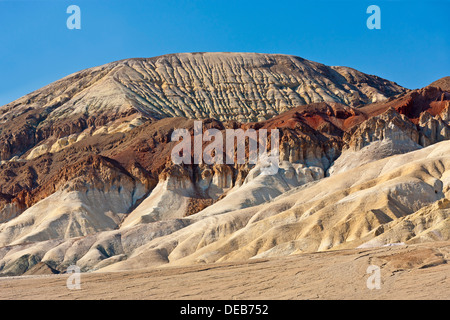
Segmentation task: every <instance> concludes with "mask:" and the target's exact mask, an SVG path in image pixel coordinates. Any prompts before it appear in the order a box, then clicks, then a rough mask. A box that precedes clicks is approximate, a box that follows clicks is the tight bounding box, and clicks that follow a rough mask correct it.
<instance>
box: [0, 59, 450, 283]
mask: <svg viewBox="0 0 450 320" xmlns="http://www.w3.org/2000/svg"><path fill="white" fill-rule="evenodd" d="M444 80H445V79H444ZM444 80H443V81H437V82H436V84H437V85H435V86H433V85H431V86H428V87H425V88H423V89H418V90H412V91H410V90H406V89H404V88H401V87H400V86H398V85H396V84H395V83H392V82H389V81H387V80H383V79H381V78H378V77H376V76H369V75H365V74H362V73H360V72H358V71H356V70H354V69H351V68H345V67H327V66H324V65H321V64H319V63H315V62H312V61H308V60H304V59H301V58H298V57H293V56H283V55H267V54H252V53H195V54H194V53H193V54H174V55H166V56H161V57H155V58H148V59H128V60H122V61H118V62H113V63H110V64H107V65H104V66H100V67H96V68H91V69H87V70H84V71H80V72H78V73H75V74H73V75H70V76H68V77H66V78H64V79H61V80H59V81H57V82H55V83H53V84H50V85H49V86H47V87H44V88H42V89H40V90H37V91H35V92H33V93H31V94H29V95H27V96H25V97H23V98H21V99H18V100H17V101H15V102H12V103H10V104H8V105H6V106H4V107H2V108H0V142H1V145H0V159H1V163H0V275H18V274H23V273H26V272H35V271H36V270H38V271H39V272H41V271H43V270H44V271H45V270H47V271H49V270H50V271H52V272H62V271H64V270H65V268H67V267H68V266H69V265H72V264H77V265H79V266H80V267H81V268H82V270H83V271H93V270H104V271H105V270H129V269H135V268H141V267H144V266H145V267H149V266H161V265H165V264H170V265H178V264H194V263H203V262H221V261H237V260H243V259H244V260H245V259H252V258H260V257H275V256H280V255H288V254H295V253H302V252H314V251H323V250H330V249H339V248H352V247H357V246H362V247H373V246H379V245H386V244H388V245H389V244H390V243H391V242H399V243H400V242H404V243H413V242H422V241H434V240H446V239H449V235H448V232H447V231H446V230H448V213H449V211H448V199H449V195H450V189H449V188H450V187H449V181H450V180H449V179H450V175H449V165H450V164H449V162H448V152H449V145H448V141H445V140H448V139H449V137H450V136H449V119H450V113H449V101H450V95H449V93H448V91H446V90H447V89H446V88H445V85H446V83H447V82H446V81H444ZM199 119H200V121H201V125H202V128H203V130H207V129H215V130H218V131H219V132H220V133H222V134H223V137H224V139H225V136H226V134H225V133H226V130H229V129H242V130H256V131H258V130H260V129H266V130H268V132H269V131H270V132H271V130H278V131H279V147H278V149H279V150H278V151H279V162H278V170H277V171H276V172H274V173H273V174H270V175H267V174H265V172H266V171H265V169H267V168H266V166H267V163H265V162H264V161H258V162H257V163H249V161H246V162H245V163H240V164H238V163H228V164H227V163H225V164H220V163H213V164H207V163H205V162H203V163H199V164H174V163H173V161H172V159H171V152H172V150H173V149H174V147H175V146H176V145H177V143H178V141H172V134H173V132H174V130H176V129H181V128H184V129H186V130H187V132H188V136H193V135H194V131H195V130H194V121H196V120H199ZM268 139H272V135H271V134H270V135H269V136H268ZM209 143H210V142H208V141H203V143H202V147H203V148H204V147H206V146H208V144H209ZM224 145H225V144H223V146H224ZM235 149H236V148H235ZM216 151H218V152H220V150H216ZM223 151H224V152H225V150H223ZM248 152H249V150H248V147H246V148H245V153H246V156H248ZM188 156H192V155H188ZM247 159H248V158H247ZM33 270H35V271H33Z"/></svg>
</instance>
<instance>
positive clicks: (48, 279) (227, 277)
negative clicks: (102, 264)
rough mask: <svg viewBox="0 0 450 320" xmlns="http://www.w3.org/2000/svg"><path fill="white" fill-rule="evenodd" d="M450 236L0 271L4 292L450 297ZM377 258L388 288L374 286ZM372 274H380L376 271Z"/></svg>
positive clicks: (0, 294)
mask: <svg viewBox="0 0 450 320" xmlns="http://www.w3.org/2000/svg"><path fill="white" fill-rule="evenodd" d="M449 257H450V242H435V243H426V244H418V245H407V246H405V245H404V246H391V247H381V248H375V249H364V250H363V249H351V250H340V251H329V252H321V253H311V254H301V255H294V256H289V257H285V258H279V259H270V260H252V261H250V262H243V263H233V264H230V263H226V264H225V263H223V264H204V265H196V266H189V267H167V268H158V269H152V270H140V271H133V272H115V273H86V274H81V289H79V290H69V289H68V288H67V287H66V280H67V278H68V275H67V274H65V275H64V274H63V275H33V276H23V277H9V278H0V299H198V300H200V299H229V300H233V299H450V279H449V278H450V265H449V264H448V261H449ZM370 265H375V266H378V267H380V274H381V285H380V289H372V290H370V289H368V287H367V280H368V278H369V277H371V276H372V275H373V274H369V273H367V268H368V267H369V266H370ZM371 279H372V278H371Z"/></svg>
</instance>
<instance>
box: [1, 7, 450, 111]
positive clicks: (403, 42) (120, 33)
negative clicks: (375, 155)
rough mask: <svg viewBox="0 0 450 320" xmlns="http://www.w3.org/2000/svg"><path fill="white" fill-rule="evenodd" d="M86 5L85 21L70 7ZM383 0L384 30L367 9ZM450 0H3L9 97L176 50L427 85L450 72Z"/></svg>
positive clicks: (4, 81)
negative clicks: (286, 60)
mask: <svg viewBox="0 0 450 320" xmlns="http://www.w3.org/2000/svg"><path fill="white" fill-rule="evenodd" d="M71 4H75V5H78V6H79V7H80V8H81V27H82V28H81V30H69V29H67V27H66V20H67V18H68V17H69V14H67V13H66V9H67V7H68V6H69V5H71ZM371 4H376V5H378V6H379V7H380V8H381V30H369V29H368V28H367V27H366V20H367V18H368V17H369V14H367V13H366V9H367V7H368V6H369V5H371ZM449 12H450V0H441V1H425V0H424V1H419V0H416V1H406V0H405V1H400V0H397V1H395V0H391V1H377V0H373V1H365V0H355V1H337V0H336V1H319V0H318V1H302V0H293V1H281V0H280V1H266V0H258V1H253V0H252V1H245V0H183V1H174V0H158V1H155V0H146V1H136V0H127V1H125V0H71V1H65V0H47V1H45V0H34V1H33V0H28V1H27V0H0V105H4V104H6V103H8V102H11V101H13V100H15V99H17V98H19V97H21V96H23V95H25V94H27V93H29V92H31V91H34V90H36V89H39V88H40V87H42V86H44V85H47V84H49V83H51V82H53V81H55V80H58V79H60V78H62V77H64V76H66V75H68V74H71V73H73V72H76V71H79V70H82V69H85V68H89V67H93V66H97V65H101V64H104V63H108V62H111V61H115V60H120V59H124V58H132V57H152V56H157V55H162V54H167V53H175V52H200V51H213V52H217V51H228V52H261V53H283V54H292V55H296V56H300V57H303V58H306V59H310V60H313V61H317V62H321V63H324V64H327V65H342V66H349V67H353V68H355V69H358V70H360V71H363V72H366V73H369V74H376V75H378V76H381V77H384V78H387V79H389V80H392V81H395V82H397V83H398V84H400V85H403V86H405V87H407V88H412V89H414V88H419V87H423V86H425V85H427V84H429V83H430V82H432V81H434V80H436V79H438V78H441V77H443V76H448V75H450V57H449V52H450V23H449Z"/></svg>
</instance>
